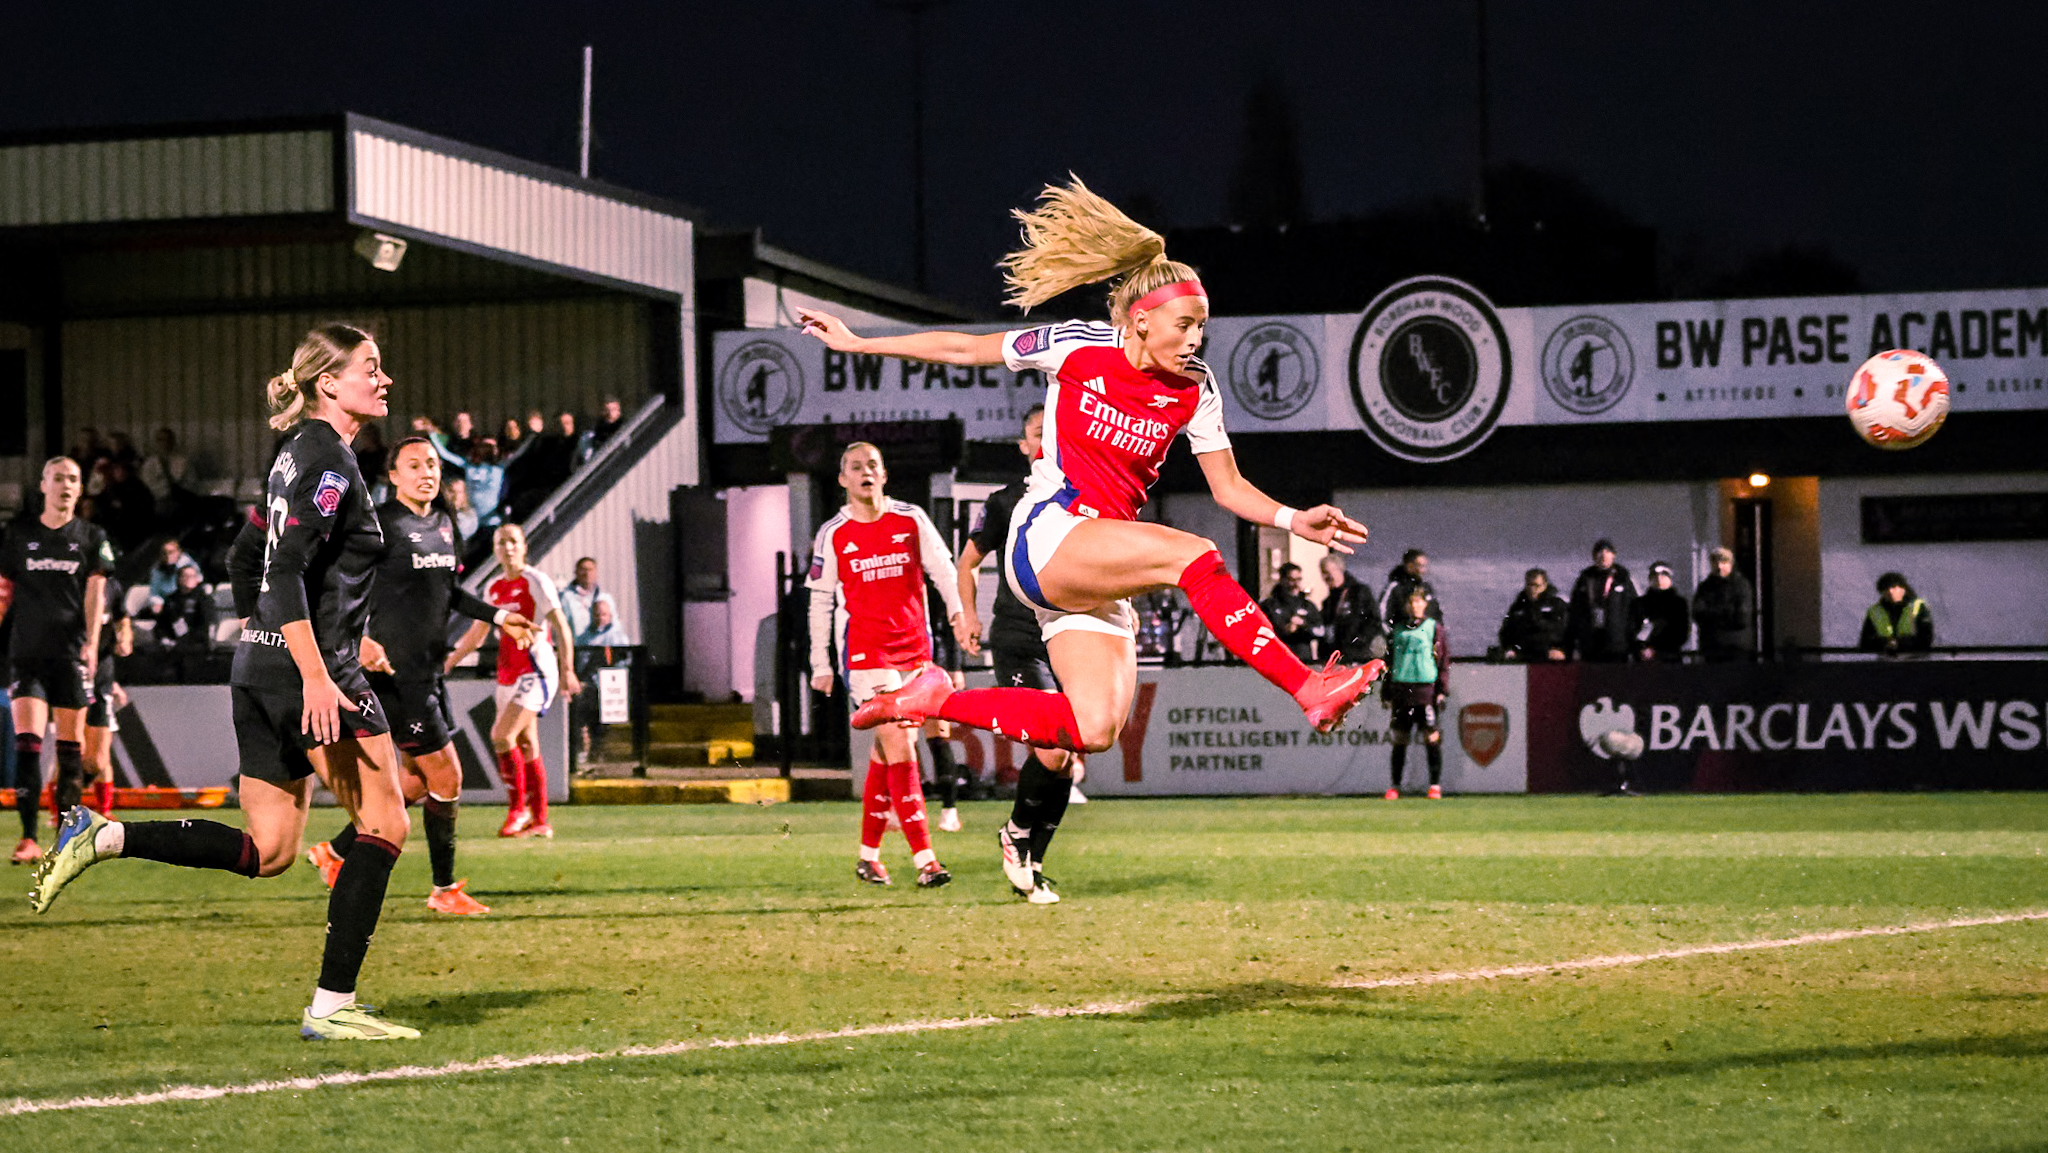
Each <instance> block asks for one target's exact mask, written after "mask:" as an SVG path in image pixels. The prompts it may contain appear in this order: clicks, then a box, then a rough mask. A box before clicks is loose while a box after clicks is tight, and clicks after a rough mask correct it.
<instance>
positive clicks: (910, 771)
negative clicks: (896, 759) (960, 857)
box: [888, 760, 932, 854]
mask: <svg viewBox="0 0 2048 1153" xmlns="http://www.w3.org/2000/svg"><path fill="white" fill-rule="evenodd" d="M888 770H889V795H890V797H891V798H892V799H893V800H894V801H895V805H896V820H897V821H899V822H900V823H901V824H902V825H903V839H904V840H906V841H909V842H910V851H911V852H912V853H913V854H916V853H926V852H930V851H931V847H932V830H931V827H930V826H929V825H928V824H926V823H925V819H924V782H923V781H921V780H919V779H918V777H919V775H920V774H919V773H918V771H917V762H916V761H915V760H910V761H904V762H902V763H900V764H894V765H890V766H888Z"/></svg>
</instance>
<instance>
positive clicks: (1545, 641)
mask: <svg viewBox="0 0 2048 1153" xmlns="http://www.w3.org/2000/svg"><path fill="white" fill-rule="evenodd" d="M1570 625H1571V608H1570V606H1568V605H1566V604H1565V603H1564V598H1563V597H1561V596H1558V595H1557V590H1556V589H1554V588H1552V587H1550V574H1549V573H1547V572H1544V571H1543V570H1542V569H1540V568H1532V569H1530V570H1529V572H1528V574H1527V575H1526V576H1525V577H1524V578H1523V584H1522V591H1521V592H1520V593H1518V594H1516V596H1515V600H1514V603H1513V604H1510V605H1509V606H1508V612H1507V615H1506V616H1504V617H1502V618H1501V621H1500V648H1501V654H1502V655H1503V656H1505V657H1506V658H1507V659H1508V660H1511V661H1532V662H1533V661H1561V660H1564V659H1565V646H1566V641H1565V634H1566V632H1567V631H1568V630H1569V628H1570Z"/></svg>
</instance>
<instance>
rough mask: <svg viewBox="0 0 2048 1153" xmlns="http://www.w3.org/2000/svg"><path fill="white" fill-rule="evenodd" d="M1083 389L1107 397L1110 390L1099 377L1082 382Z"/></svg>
mask: <svg viewBox="0 0 2048 1153" xmlns="http://www.w3.org/2000/svg"><path fill="white" fill-rule="evenodd" d="M1081 387H1082V388H1085V389H1087V390H1088V391H1090V392H1099V393H1102V394H1103V395H1105V396H1107V395H1108V394H1109V389H1108V388H1107V387H1106V386H1104V385H1103V383H1102V378H1101V377H1099V376H1097V377H1091V378H1090V379H1088V380H1084V381H1082V382H1081Z"/></svg>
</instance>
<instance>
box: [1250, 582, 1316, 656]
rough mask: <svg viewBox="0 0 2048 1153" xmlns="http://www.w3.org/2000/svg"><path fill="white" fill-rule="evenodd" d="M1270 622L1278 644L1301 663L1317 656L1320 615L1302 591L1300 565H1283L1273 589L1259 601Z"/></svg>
mask: <svg viewBox="0 0 2048 1153" xmlns="http://www.w3.org/2000/svg"><path fill="white" fill-rule="evenodd" d="M1259 608H1260V609H1261V610H1263V611H1264V612H1265V614H1266V616H1268V617H1269V618H1271V619H1272V621H1273V628H1274V631H1276V632H1278V633H1279V634H1280V643H1281V644H1283V645H1286V646H1287V647H1288V648H1289V649H1290V650H1292V651H1293V653H1294V655H1295V656H1297V657H1300V658H1301V661H1302V663H1303V664H1308V663H1309V662H1311V661H1314V660H1315V659H1316V637H1317V635H1318V634H1319V633H1321V631H1322V629H1321V627H1320V626H1321V623H1322V614H1321V613H1320V612H1318V611H1317V610H1316V605H1315V602H1314V601H1312V600H1310V599H1308V594H1307V593H1305V592H1303V591H1302V590H1301V566H1300V565H1298V564H1283V565H1281V566H1280V579H1279V580H1277V581H1275V582H1274V583H1273V591H1272V592H1271V593H1269V594H1267V596H1266V599H1265V600H1264V601H1263V602H1261V603H1260V605H1259Z"/></svg>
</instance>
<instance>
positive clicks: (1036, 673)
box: [989, 648, 1060, 693]
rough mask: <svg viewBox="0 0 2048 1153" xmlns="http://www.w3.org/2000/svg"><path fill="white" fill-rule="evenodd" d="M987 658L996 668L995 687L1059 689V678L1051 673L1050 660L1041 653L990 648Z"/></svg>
mask: <svg viewBox="0 0 2048 1153" xmlns="http://www.w3.org/2000/svg"><path fill="white" fill-rule="evenodd" d="M989 659H990V661H991V662H992V663H993V664H994V665H995V668H996V687H997V688H1001V689H1044V690H1045V691H1047V692H1053V693H1056V692H1059V691H1060V681H1059V678H1058V677H1055V676H1053V675H1052V662H1051V661H1049V660H1047V659H1046V657H1045V655H1044V654H1042V653H1025V654H1020V653H1018V652H1017V650H1015V649H1007V648H1003V649H991V650H990V651H989Z"/></svg>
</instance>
